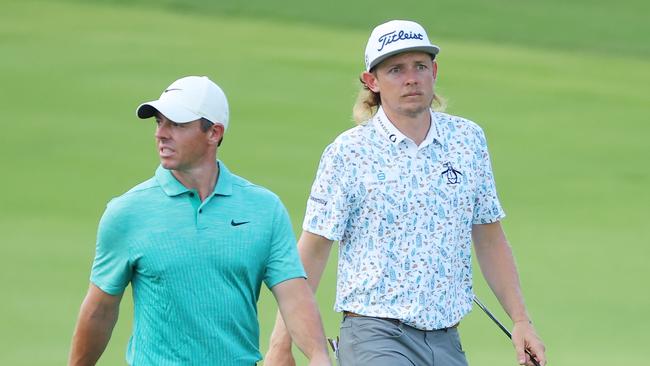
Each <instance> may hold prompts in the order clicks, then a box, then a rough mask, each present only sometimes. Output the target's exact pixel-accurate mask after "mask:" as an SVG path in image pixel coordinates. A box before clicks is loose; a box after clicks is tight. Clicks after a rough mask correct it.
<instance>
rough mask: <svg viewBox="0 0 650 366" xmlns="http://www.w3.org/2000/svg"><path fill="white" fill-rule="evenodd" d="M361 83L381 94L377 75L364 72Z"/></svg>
mask: <svg viewBox="0 0 650 366" xmlns="http://www.w3.org/2000/svg"><path fill="white" fill-rule="evenodd" d="M361 81H362V82H363V83H364V84H366V87H368V89H370V90H371V91H373V92H375V93H379V87H378V86H377V76H375V74H373V73H371V72H368V71H364V72H362V73H361Z"/></svg>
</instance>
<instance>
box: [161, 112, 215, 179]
mask: <svg viewBox="0 0 650 366" xmlns="http://www.w3.org/2000/svg"><path fill="white" fill-rule="evenodd" d="M156 124H157V127H156V134H155V137H156V144H157V145H158V146H157V147H158V156H159V157H160V163H161V164H162V166H163V167H164V168H165V169H169V170H176V171H190V170H192V169H193V168H195V167H198V166H200V165H201V163H202V162H205V161H206V159H208V160H214V158H215V157H214V153H213V152H211V150H210V145H211V144H210V133H211V132H213V131H211V130H208V132H203V131H202V130H201V121H200V120H196V121H192V122H188V123H175V122H173V121H171V120H169V119H167V117H165V116H164V115H162V114H161V113H156Z"/></svg>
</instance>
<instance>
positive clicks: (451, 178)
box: [440, 162, 463, 184]
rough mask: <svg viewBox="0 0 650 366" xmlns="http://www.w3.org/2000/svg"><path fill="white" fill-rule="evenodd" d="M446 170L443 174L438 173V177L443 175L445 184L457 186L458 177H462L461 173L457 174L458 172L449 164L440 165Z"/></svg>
mask: <svg viewBox="0 0 650 366" xmlns="http://www.w3.org/2000/svg"><path fill="white" fill-rule="evenodd" d="M442 166H444V167H445V168H447V170H445V171H444V172H442V173H440V175H444V176H446V177H447V184H458V183H460V177H459V175H463V173H461V172H459V171H458V170H456V169H454V167H453V166H452V165H451V163H450V162H446V163H444V164H442Z"/></svg>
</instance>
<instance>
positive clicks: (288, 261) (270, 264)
mask: <svg viewBox="0 0 650 366" xmlns="http://www.w3.org/2000/svg"><path fill="white" fill-rule="evenodd" d="M299 277H302V278H306V277H307V276H306V275H305V270H304V269H303V266H302V262H301V261H300V256H299V255H298V248H297V247H296V238H295V236H294V233H293V228H292V226H291V221H290V220H289V214H288V213H287V210H286V209H285V207H284V205H282V203H281V202H280V201H278V203H277V205H276V207H275V212H274V214H273V234H272V236H271V248H270V253H269V257H268V260H267V263H266V270H265V273H264V283H265V284H266V286H267V287H268V288H269V289H270V288H272V287H273V286H275V285H277V284H278V283H280V282H283V281H286V280H290V279H292V278H299Z"/></svg>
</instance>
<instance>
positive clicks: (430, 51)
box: [367, 45, 440, 71]
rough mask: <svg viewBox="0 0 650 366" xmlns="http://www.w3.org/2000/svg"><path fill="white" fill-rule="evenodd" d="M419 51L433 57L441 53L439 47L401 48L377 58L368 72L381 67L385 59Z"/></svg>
mask: <svg viewBox="0 0 650 366" xmlns="http://www.w3.org/2000/svg"><path fill="white" fill-rule="evenodd" d="M417 51H422V52H424V53H428V54H430V55H431V56H433V57H435V56H436V55H437V54H438V52H440V47H438V46H436V45H431V46H414V47H405V48H400V49H398V50H395V51H391V52H387V53H385V54H383V55H381V56H380V57H377V58H376V59H374V60H373V61H372V63H371V64H370V65H369V66H368V70H367V71H370V70H372V69H373V68H374V67H375V66H377V65H379V64H380V63H381V62H382V61H384V60H385V59H387V58H389V57H391V56H394V55H397V54H399V53H404V52H417Z"/></svg>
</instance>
